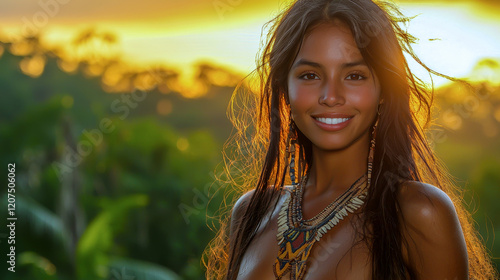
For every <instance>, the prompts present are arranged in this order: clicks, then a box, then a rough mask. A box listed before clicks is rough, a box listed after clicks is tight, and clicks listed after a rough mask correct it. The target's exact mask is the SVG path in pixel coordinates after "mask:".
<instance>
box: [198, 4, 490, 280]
mask: <svg viewBox="0 0 500 280" xmlns="http://www.w3.org/2000/svg"><path fill="white" fill-rule="evenodd" d="M389 10H394V11H396V15H397V16H398V18H399V19H401V14H399V13H397V9H395V8H394V7H391V6H389V5H388V4H385V5H382V4H375V3H373V2H372V1H371V0H307V1H306V0H298V1H296V2H295V3H293V4H292V5H291V6H290V7H289V8H288V9H287V10H286V11H284V12H283V13H282V14H281V15H279V16H278V17H276V18H275V19H274V20H275V21H274V22H275V24H274V26H273V28H272V29H271V33H270V35H269V37H268V43H267V45H266V47H265V49H264V52H263V54H262V57H261V61H260V65H259V67H258V69H257V70H258V71H259V73H260V78H261V82H262V84H261V88H260V95H259V98H260V99H259V101H258V102H259V103H257V104H258V105H259V106H255V107H256V108H257V112H256V115H255V117H256V124H255V128H256V129H255V130H254V132H253V134H254V135H253V138H252V139H251V140H250V141H248V143H247V144H248V145H249V146H244V145H242V143H241V142H238V143H237V145H238V148H240V150H245V156H246V157H247V158H250V160H249V162H248V165H249V166H250V168H248V169H246V171H251V170H256V169H260V176H259V177H258V180H252V177H251V175H247V179H248V180H247V181H246V182H245V183H242V185H243V189H245V188H252V190H251V191H249V192H246V193H245V194H244V195H242V196H241V197H240V198H239V199H238V200H237V202H236V203H235V205H234V207H233V210H232V215H231V221H230V223H229V226H230V228H229V234H227V231H225V230H224V226H223V227H222V229H221V231H220V232H219V236H218V238H217V239H215V240H214V246H212V251H211V253H212V258H210V261H209V263H208V266H207V268H208V272H207V273H208V276H209V278H224V279H241V280H244V279H262V280H264V279H469V278H470V279H493V277H494V276H495V274H494V273H495V272H494V270H493V268H492V266H491V263H490V262H489V258H488V255H487V254H486V252H485V250H484V247H483V246H482V245H481V243H480V241H479V239H478V238H477V235H476V232H475V231H474V229H473V227H472V226H471V221H470V216H469V215H468V214H467V212H466V211H465V210H464V209H463V208H462V206H461V201H460V200H459V198H458V196H457V195H456V194H455V192H454V190H455V189H454V188H453V186H452V185H451V184H450V183H449V181H448V180H447V177H446V175H445V173H444V172H442V171H441V169H442V168H441V167H440V165H439V163H438V161H437V160H436V158H435V157H434V155H433V152H432V150H431V149H430V148H429V146H428V143H427V140H426V139H425V135H424V131H423V127H425V125H427V123H428V119H429V116H430V108H431V103H432V91H430V90H428V89H426V88H425V87H424V85H423V84H422V83H421V82H420V80H418V79H417V78H416V77H414V76H413V74H412V73H411V71H410V69H409V68H408V65H407V62H406V60H405V58H404V56H403V51H406V52H408V53H409V54H411V55H413V52H412V50H411V47H410V43H411V42H412V37H410V36H409V35H408V34H406V33H405V32H404V31H403V30H402V29H401V28H400V26H399V25H398V21H399V22H400V21H401V20H398V18H396V17H395V16H393V15H392V14H391V13H389ZM413 57H415V56H414V55H413ZM417 61H419V60H418V59H417ZM427 69H428V68H427ZM428 70H429V71H431V72H432V73H434V74H437V75H440V76H444V75H441V74H439V73H435V72H433V71H432V70H430V69H428ZM445 77H446V76H445ZM448 78H449V77H448ZM450 79H451V78H450ZM234 98H236V96H235V97H234ZM246 101H249V100H246ZM233 102H236V100H233ZM233 105H234V104H233ZM250 106H251V105H249V107H250ZM234 123H235V124H236V125H237V127H240V128H241V129H240V131H239V132H240V133H239V134H237V136H238V135H239V136H240V137H241V139H246V138H245V137H246V136H247V135H248V134H249V131H248V124H245V123H242V122H241V116H238V117H237V118H236V121H235V122H234ZM238 125H239V126H238ZM241 139H240V140H241ZM234 143H236V142H234ZM262 147H264V149H265V150H264V153H265V157H264V158H263V160H262V161H259V160H255V159H259V158H258V151H259V148H262ZM248 149H250V152H251V153H253V154H250V156H249V153H248ZM252 155H253V157H252ZM248 165H247V166H248ZM238 168H241V165H239V166H238ZM252 168H253V169H252ZM229 170H230V168H229ZM287 174H289V178H286V177H285V175H287ZM424 182H425V183H424Z"/></svg>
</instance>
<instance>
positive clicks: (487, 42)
mask: <svg viewBox="0 0 500 280" xmlns="http://www.w3.org/2000/svg"><path fill="white" fill-rule="evenodd" d="M288 3H289V2H287V1H284V0H280V1H278V0H210V1H206V0H186V1H172V0H161V1H160V0H142V1H129V0H122V1H112V0H108V1H98V0H87V1H82V0H39V1H34V0H2V3H1V4H0V18H1V25H0V141H1V142H0V158H1V165H2V168H1V170H2V171H1V175H2V178H7V173H8V170H7V165H8V163H14V164H15V176H16V177H15V178H16V187H15V190H16V192H15V204H16V208H15V213H14V216H15V217H17V218H18V219H17V221H16V228H15V240H16V244H15V246H16V251H15V252H16V267H15V270H16V272H15V273H12V272H9V271H8V270H7V268H8V267H9V265H8V264H6V260H7V259H6V258H7V256H6V254H7V253H9V247H10V246H11V244H8V240H9V239H8V237H9V235H10V234H11V233H10V230H9V228H7V227H6V225H7V224H8V222H7V217H8V215H9V214H8V211H7V209H8V205H7V203H8V202H7V190H8V186H7V182H6V180H4V181H3V182H5V183H4V186H2V187H1V188H0V195H1V202H0V205H1V207H2V208H1V209H2V210H1V211H0V221H2V222H1V223H2V224H3V223H5V225H2V226H1V227H0V252H1V254H0V255H1V257H0V260H2V263H3V264H2V269H1V270H0V278H1V279H34V280H37V279H80V280H81V279H116V280H139V279H203V278H204V276H203V275H204V270H203V268H202V266H201V262H200V261H201V256H202V252H203V250H204V248H205V246H206V245H207V244H208V242H209V241H210V240H211V239H212V238H213V236H214V234H215V233H214V232H213V231H212V230H211V229H210V227H212V228H213V227H216V226H217V224H216V222H215V221H213V220H212V219H209V218H207V216H208V217H210V216H213V215H216V214H217V210H218V208H219V206H220V205H221V203H222V202H223V195H222V192H213V191H211V190H213V189H224V188H230V187H231V186H230V185H223V184H219V183H214V178H216V177H217V176H218V174H219V172H220V170H221V164H220V162H221V160H222V154H221V150H222V147H223V143H224V141H225V140H227V138H228V137H229V135H230V133H231V129H232V126H231V124H230V122H229V121H228V119H227V117H226V109H227V105H228V102H229V98H230V96H231V93H232V92H233V90H234V87H235V86H236V84H237V83H238V82H240V81H241V79H242V78H243V77H244V76H245V75H246V74H248V73H249V72H250V71H251V70H253V69H254V67H255V62H254V61H255V55H256V54H257V52H258V51H259V46H260V41H261V39H260V38H261V32H263V34H264V35H265V31H266V29H262V27H263V24H264V23H265V22H266V21H268V20H270V19H271V18H272V17H273V16H275V15H276V14H277V13H278V12H279V11H280V9H282V8H283V7H285V6H286V5H287V4H288ZM396 3H398V4H400V7H401V8H402V11H403V12H404V13H405V15H407V16H416V17H415V18H414V19H413V20H412V22H411V24H410V25H409V29H408V30H409V31H410V32H411V33H412V34H414V35H415V36H416V37H418V38H419V39H420V41H419V42H418V44H415V45H414V48H415V51H416V53H417V54H418V55H419V56H420V58H421V59H422V61H423V62H424V63H427V64H428V66H430V67H431V68H433V69H434V70H436V71H439V72H442V73H445V74H448V75H451V76H454V77H458V78H466V79H468V80H469V81H470V83H471V84H472V86H473V90H472V91H470V90H465V89H464V88H463V87H462V86H460V85H458V84H455V83H452V82H448V81H446V80H444V79H438V78H434V79H433V80H431V79H430V77H429V76H428V75H427V74H426V73H425V71H423V70H422V69H421V68H419V67H417V65H416V63H414V62H413V61H411V60H410V65H411V67H412V68H413V70H414V71H415V73H416V74H417V75H419V76H420V77H421V78H422V79H423V80H425V81H427V82H429V83H430V82H434V84H435V86H436V99H435V103H436V107H435V113H434V121H435V123H436V125H435V126H433V127H432V129H431V130H430V131H429V139H430V140H431V142H432V144H433V147H434V148H435V150H436V151H437V153H438V155H439V156H440V158H441V159H442V160H443V161H444V163H445V164H446V165H447V166H448V168H449V170H450V172H451V173H452V175H453V176H454V177H455V178H456V182H457V184H458V185H459V186H460V187H461V188H462V189H463V190H464V197H465V201H466V206H467V208H468V209H469V210H470V211H471V212H472V213H473V217H474V219H475V220H476V222H477V223H476V224H475V225H476V227H477V228H478V229H479V231H480V233H481V235H482V237H483V239H484V244H485V245H486V247H487V248H488V249H489V250H490V252H491V253H492V255H493V256H494V257H495V260H494V261H495V264H496V266H497V268H498V267H499V265H500V261H499V259H498V257H500V241H498V240H495V238H494V237H495V232H500V215H499V213H500V203H498V199H499V198H500V188H499V185H500V32H498V31H499V30H500V2H498V1H496V0H482V1H477V0H476V1H472V0H461V1H451V0H450V1H444V0H436V1H409V0H408V1H399V2H396ZM2 180H3V179H2ZM217 184H218V185H217ZM209 187H211V188H212V189H210V188H209ZM228 199H231V198H230V197H229V198H228ZM209 200H210V203H209ZM229 201H230V200H229ZM209 226H210V227H209Z"/></svg>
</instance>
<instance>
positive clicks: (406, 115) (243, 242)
mask: <svg viewBox="0 0 500 280" xmlns="http://www.w3.org/2000/svg"><path fill="white" fill-rule="evenodd" d="M333 19H340V20H342V21H344V22H345V23H346V24H347V25H348V26H349V27H350V29H351V32H352V34H353V36H354V38H355V40H356V43H357V46H358V48H359V50H360V52H361V54H362V56H363V58H364V60H365V61H366V63H367V64H368V65H369V66H370V68H371V69H372V70H373V71H374V72H375V73H376V75H377V77H378V78H379V80H380V85H381V98H383V99H384V105H383V110H382V111H381V115H380V120H379V124H378V127H377V136H376V137H377V139H376V143H377V146H376V150H375V151H376V152H375V158H374V164H373V182H372V186H371V187H370V189H369V193H368V196H367V198H366V203H365V205H364V211H363V212H364V214H365V220H364V225H363V228H362V232H360V234H361V233H362V234H363V236H370V238H369V239H370V240H368V239H365V241H367V244H368V245H369V248H370V250H371V255H372V258H371V259H372V275H373V279H384V280H386V279H414V278H415V272H414V271H412V269H411V267H410V266H409V264H407V263H405V261H404V260H403V256H402V246H403V244H404V242H406V241H405V240H403V239H404V238H403V237H402V233H401V231H400V224H399V220H398V215H397V209H398V208H399V205H398V201H397V199H396V193H397V191H398V189H399V188H400V183H401V182H403V181H408V180H414V181H421V182H427V183H430V184H433V185H435V186H437V187H439V188H440V189H442V190H443V191H445V192H446V193H447V194H448V195H449V197H450V198H451V199H452V201H453V202H454V204H455V207H456V210H457V213H458V216H459V219H460V223H461V226H462V230H463V232H464V236H465V240H466V244H467V250H468V257H469V274H470V279H493V277H494V275H495V270H494V268H493V266H492V265H491V261H490V258H489V256H488V254H487V253H486V250H485V248H484V246H483V245H482V243H481V241H480V239H479V238H478V235H477V233H476V231H475V229H474V227H473V226H472V219H471V217H470V214H469V213H468V212H467V211H466V210H465V209H464V207H463V205H462V199H461V196H460V194H459V192H458V189H457V188H456V187H455V186H454V185H453V184H452V183H451V180H450V179H449V176H448V174H447V172H446V170H445V168H444V167H443V166H442V164H441V163H440V162H439V160H438V159H437V158H436V157H435V155H434V153H433V151H432V149H431V148H430V147H429V144H428V142H427V139H426V137H425V134H424V132H425V128H426V127H428V126H429V124H430V114H431V106H432V101H433V90H432V88H427V87H426V86H425V84H424V83H423V82H422V81H421V80H419V79H418V78H417V77H416V76H414V75H413V74H412V72H411V71H410V68H409V67H408V64H407V61H406V59H405V57H404V55H403V52H406V53H408V54H410V55H411V56H412V57H413V58H414V59H415V60H416V61H417V62H418V63H420V64H421V65H422V66H424V67H425V68H426V69H427V70H428V71H429V72H430V73H433V74H435V75H439V76H442V77H446V78H448V79H451V80H455V79H454V78H451V77H448V76H446V75H443V74H440V73H437V72H435V71H433V70H431V69H429V68H428V67H426V66H425V64H424V63H422V62H421V61H420V60H419V59H418V57H416V55H415V54H414V52H413V50H412V47H411V43H413V42H414V40H415V38H413V37H412V36H411V35H409V34H408V33H407V32H405V31H404V30H403V29H402V26H401V24H402V23H403V24H404V23H406V22H407V21H408V20H409V19H408V18H406V17H404V16H403V15H402V14H401V13H400V12H399V10H398V9H397V7H395V6H394V5H392V4H389V3H381V2H379V3H374V2H372V1H371V0H297V1H295V2H294V3H292V4H291V5H290V6H288V7H287V8H286V9H285V10H284V11H283V12H282V13H281V14H279V15H278V16H276V17H275V18H274V19H272V20H271V21H269V22H268V24H269V23H272V25H271V28H270V30H269V33H268V37H267V44H266V45H265V47H264V49H263V51H262V53H261V55H260V57H259V58H258V67H257V68H256V70H254V72H255V71H256V72H257V73H258V77H257V78H258V79H257V80H258V81H259V84H258V85H256V86H251V85H250V86H248V87H247V88H246V91H241V89H240V87H237V89H236V90H235V92H234V95H233V98H232V100H231V107H230V108H229V113H230V118H231V120H232V121H233V124H234V125H235V127H236V128H237V130H236V133H235V134H234V135H233V138H231V139H229V140H228V142H227V144H226V147H225V149H226V151H227V153H226V154H225V156H226V157H225V159H226V167H227V168H226V171H227V175H228V178H227V179H229V182H231V183H233V184H234V185H235V186H233V189H234V190H235V191H236V192H237V194H238V195H237V196H236V197H238V196H239V195H241V194H242V193H243V192H245V191H248V190H250V189H255V191H254V193H253V196H252V198H251V200H250V201H249V203H248V205H247V206H246V210H245V211H244V212H243V213H242V214H241V215H240V216H241V218H240V219H239V221H236V225H237V226H236V228H235V230H234V232H233V233H232V234H231V236H229V234H228V226H229V215H228V214H229V211H228V210H229V208H226V211H225V212H223V213H222V217H223V218H222V219H221V225H220V229H219V232H218V235H217V237H216V238H215V239H214V240H212V242H211V244H210V245H209V247H208V248H207V250H206V253H207V255H208V262H207V263H206V266H207V277H208V278H209V279H222V278H224V279H231V280H232V279H236V277H237V275H238V271H239V266H240V264H241V260H242V257H243V255H244V252H245V251H246V249H247V248H248V246H249V244H250V242H251V241H252V238H253V237H254V235H255V233H256V229H257V228H258V227H259V225H260V223H261V221H262V219H263V218H264V216H265V215H266V213H268V212H269V210H270V209H272V208H273V207H276V202H277V199H276V198H277V197H278V196H279V193H280V192H281V189H282V187H283V185H284V184H285V183H286V182H285V181H286V180H285V176H284V173H285V170H284V169H285V166H286V163H285V160H286V159H285V156H284V152H283V151H284V150H285V145H286V143H285V141H286V135H287V134H288V129H289V127H288V123H289V122H288V121H289V120H288V116H289V114H290V108H289V106H288V105H287V104H286V101H285V99H286V98H285V96H286V94H287V76H288V73H289V71H290V68H291V64H292V62H293V61H294V60H295V57H296V55H297V54H298V52H299V48H300V45H301V42H302V40H303V38H304V36H305V35H306V34H307V32H308V31H309V30H310V29H311V28H313V27H314V26H316V25H318V24H321V23H328V22H331V21H332V20H333ZM266 26H267V25H266ZM249 76H250V75H249ZM255 92H256V93H255ZM246 113H248V114H246ZM296 130H297V131H298V129H296ZM298 140H299V141H298V142H299V146H300V151H301V152H300V154H299V157H300V159H301V161H302V162H303V163H304V165H305V168H303V170H305V169H307V167H308V166H310V165H311V156H312V155H311V142H310V141H309V140H308V139H307V138H306V137H305V136H304V135H303V134H301V133H300V131H298ZM235 158H236V159H237V160H236V161H234V159H235ZM235 171H236V172H235ZM257 174H258V175H259V176H257ZM233 202H234V201H233ZM273 202H274V203H273ZM224 214H225V215H224ZM368 228H370V230H368ZM386 248H395V249H396V250H387V249H386ZM270 265H271V264H270Z"/></svg>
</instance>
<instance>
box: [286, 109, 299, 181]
mask: <svg viewBox="0 0 500 280" xmlns="http://www.w3.org/2000/svg"><path fill="white" fill-rule="evenodd" d="M289 119H290V124H289V128H288V138H287V142H286V143H287V146H286V159H287V160H288V159H290V161H289V164H288V168H289V174H290V181H291V182H292V186H295V185H297V182H296V177H295V167H296V164H295V145H296V144H297V134H296V132H295V128H294V126H293V120H292V114H291V113H290V118H289Z"/></svg>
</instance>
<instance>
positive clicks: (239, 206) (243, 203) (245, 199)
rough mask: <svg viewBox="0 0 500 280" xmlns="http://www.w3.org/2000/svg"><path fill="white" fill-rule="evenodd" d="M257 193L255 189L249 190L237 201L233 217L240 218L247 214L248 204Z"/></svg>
mask: <svg viewBox="0 0 500 280" xmlns="http://www.w3.org/2000/svg"><path fill="white" fill-rule="evenodd" d="M254 193H255V189H252V190H249V191H247V192H246V193H244V194H243V195H242V196H240V197H239V198H238V200H236V203H235V204H234V206H233V211H232V217H235V216H236V217H239V216H241V215H243V213H244V212H245V209H246V207H247V206H248V203H249V202H250V200H251V199H252V197H253V194H254Z"/></svg>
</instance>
